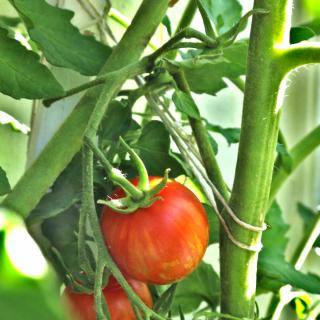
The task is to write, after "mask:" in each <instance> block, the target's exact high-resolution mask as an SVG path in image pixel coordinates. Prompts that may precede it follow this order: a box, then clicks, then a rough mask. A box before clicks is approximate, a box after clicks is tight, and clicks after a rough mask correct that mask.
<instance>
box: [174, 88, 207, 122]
mask: <svg viewBox="0 0 320 320" xmlns="http://www.w3.org/2000/svg"><path fill="white" fill-rule="evenodd" d="M172 101H173V103H174V104H175V106H176V107H177V109H178V110H179V111H180V112H182V113H184V114H186V115H188V116H189V117H191V118H194V119H198V120H200V119H201V118H200V113H199V110H198V107H197V105H196V103H195V102H194V100H193V99H192V97H191V96H190V95H189V94H187V93H185V92H183V91H180V90H176V91H175V92H174V93H173V95H172Z"/></svg>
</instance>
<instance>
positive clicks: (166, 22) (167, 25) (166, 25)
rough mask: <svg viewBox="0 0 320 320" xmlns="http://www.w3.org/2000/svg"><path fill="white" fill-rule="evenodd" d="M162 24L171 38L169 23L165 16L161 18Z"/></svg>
mask: <svg viewBox="0 0 320 320" xmlns="http://www.w3.org/2000/svg"><path fill="white" fill-rule="evenodd" d="M162 24H163V25H164V26H165V27H166V29H167V31H168V34H169V36H171V35H172V28H171V21H170V19H169V17H168V16H167V15H165V16H164V17H163V19H162Z"/></svg>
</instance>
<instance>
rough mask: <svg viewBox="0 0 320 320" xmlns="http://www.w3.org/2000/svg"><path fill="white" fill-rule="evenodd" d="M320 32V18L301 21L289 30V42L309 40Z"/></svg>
mask: <svg viewBox="0 0 320 320" xmlns="http://www.w3.org/2000/svg"><path fill="white" fill-rule="evenodd" d="M319 34H320V18H317V19H314V20H312V21H309V22H307V23H303V24H301V25H299V26H297V27H293V28H291V30H290V43H298V42H301V41H305V40H309V39H310V38H313V37H315V36H317V35H319Z"/></svg>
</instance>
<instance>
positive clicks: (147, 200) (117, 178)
mask: <svg viewBox="0 0 320 320" xmlns="http://www.w3.org/2000/svg"><path fill="white" fill-rule="evenodd" d="M85 140H86V143H87V144H88V146H89V147H90V149H91V150H92V151H93V153H94V154H95V156H96V157H97V158H98V160H99V161H100V162H101V164H102V165H103V166H104V169H105V171H106V173H107V175H108V177H109V178H110V180H111V181H113V182H114V183H115V184H116V185H118V186H119V187H121V188H122V189H123V190H124V192H125V194H126V195H125V197H123V198H120V199H110V200H98V203H99V204H103V205H105V206H107V207H109V208H111V209H112V210H113V211H116V212H119V213H123V214H130V213H132V212H134V211H136V210H137V209H139V208H147V207H150V206H151V205H152V204H153V203H154V202H155V201H157V200H162V198H161V197H159V196H157V194H158V193H159V192H160V191H161V190H162V189H163V188H164V187H165V186H166V184H167V182H168V179H169V172H170V169H166V170H165V172H164V175H163V179H162V180H161V181H160V182H159V183H158V184H157V185H155V186H154V187H152V188H150V184H149V176H148V172H147V169H146V167H145V165H144V163H143V161H142V159H141V158H140V157H139V156H138V154H137V153H136V152H135V151H134V150H133V149H132V148H131V147H130V146H129V145H128V144H127V143H126V142H125V141H124V140H123V139H122V138H121V137H120V144H121V145H122V146H123V147H124V148H125V150H126V151H127V152H128V153H129V155H130V157H131V160H132V161H133V162H134V164H135V166H136V167H137V169H138V173H139V182H138V185H137V186H134V185H133V184H132V183H131V182H130V181H129V180H128V179H126V178H125V176H124V175H123V174H122V172H121V171H120V170H119V169H116V168H114V167H112V165H111V164H110V162H109V161H108V160H107V159H106V157H105V156H104V154H103V153H102V151H101V150H100V149H99V148H98V147H97V146H96V144H95V143H94V142H93V141H92V140H91V139H90V138H86V139H85Z"/></svg>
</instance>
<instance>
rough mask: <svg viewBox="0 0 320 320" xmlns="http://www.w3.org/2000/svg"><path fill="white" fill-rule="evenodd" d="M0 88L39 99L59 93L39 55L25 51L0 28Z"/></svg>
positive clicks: (59, 90) (16, 96) (17, 95)
mask: <svg viewBox="0 0 320 320" xmlns="http://www.w3.org/2000/svg"><path fill="white" fill-rule="evenodd" d="M0 91H1V92H2V93H4V94H6V95H9V96H11V97H13V98H16V99H20V98H27V99H41V98H50V97H53V96H59V95H62V94H63V93H64V91H63V88H62V87H61V85H60V84H59V83H58V82H57V80H56V79H55V78H54V76H53V75H52V73H51V72H50V71H49V70H48V68H46V67H45V66H44V65H42V64H40V62H39V56H38V55H37V54H35V53H34V52H32V51H28V50H27V49H26V48H25V47H23V46H22V45H21V44H20V43H19V42H18V41H16V40H13V39H11V38H9V37H8V36H7V30H5V29H2V28H0Z"/></svg>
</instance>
